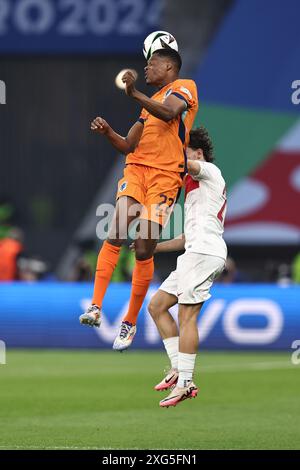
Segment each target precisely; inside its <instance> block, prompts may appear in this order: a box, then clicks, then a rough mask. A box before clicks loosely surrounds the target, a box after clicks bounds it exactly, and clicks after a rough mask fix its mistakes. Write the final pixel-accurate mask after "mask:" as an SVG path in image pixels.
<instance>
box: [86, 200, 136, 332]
mask: <svg viewBox="0 0 300 470" xmlns="http://www.w3.org/2000/svg"><path fill="white" fill-rule="evenodd" d="M133 205H135V206H136V208H137V209H138V207H139V204H138V203H137V201H136V200H135V199H133V198H132V197H128V196H123V197H120V198H119V199H118V201H117V204H116V210H115V213H114V218H113V222H112V225H111V227H110V231H109V236H108V239H107V240H106V241H105V242H104V243H103V245H102V248H101V250H100V252H99V255H98V260H97V268H96V274H95V283H94V295H93V300H92V305H91V306H90V307H88V309H87V311H86V312H85V313H84V314H82V315H81V316H80V317H79V319H80V323H82V324H83V325H88V326H97V327H99V326H100V324H101V309H102V302H103V299H104V296H105V293H106V290H107V287H108V285H109V283H110V280H111V277H112V274H113V272H114V269H115V267H116V265H117V263H118V259H119V255H120V250H121V246H122V244H123V243H125V241H126V240H127V238H128V226H129V224H130V223H131V222H132V221H133V220H135V219H136V218H137V217H138V215H139V214H138V213H135V211H130V209H131V208H132V206H133ZM129 211H130V212H131V215H130V216H129V215H128V212H129Z"/></svg>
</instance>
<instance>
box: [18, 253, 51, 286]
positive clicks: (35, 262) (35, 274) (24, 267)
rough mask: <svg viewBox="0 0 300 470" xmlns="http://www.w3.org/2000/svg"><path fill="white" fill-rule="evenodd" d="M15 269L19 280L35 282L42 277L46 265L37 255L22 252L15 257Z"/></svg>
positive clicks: (45, 271) (45, 270) (46, 268)
mask: <svg viewBox="0 0 300 470" xmlns="http://www.w3.org/2000/svg"><path fill="white" fill-rule="evenodd" d="M17 269H18V280H19V281H23V282H37V281H40V280H42V279H43V277H44V275H45V274H46V273H47V270H48V267H47V264H46V263H45V261H43V260H42V259H40V258H39V257H38V256H29V255H25V254H22V255H20V256H19V257H18V259H17Z"/></svg>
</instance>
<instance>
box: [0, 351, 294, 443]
mask: <svg viewBox="0 0 300 470" xmlns="http://www.w3.org/2000/svg"><path fill="white" fill-rule="evenodd" d="M166 364H167V361H166V358H165V356H164V355H163V353H160V352H159V353H151V352H138V351H129V352H127V353H124V354H119V353H114V352H101V351H92V352H83V351H68V352H65V351H20V350H19V351H10V350H9V351H8V353H7V364H6V365H0V383H1V386H0V400H1V427H0V448H1V449H48V448H49V449H64V448H66V449H77V448H80V449H81V448H85V449H276V448H277V449H297V448H298V449H299V448H300V427H299V416H300V366H293V365H292V364H291V361H290V354H282V353H280V354H273V353H266V354H261V353H260V354H258V353H257V354H253V353H251V354H250V353H244V354H242V353H208V352H202V353H201V354H200V356H199V359H198V364H197V373H196V378H195V382H196V383H197V385H198V386H199V387H200V393H199V395H198V398H196V399H194V400H187V401H185V402H184V403H182V404H180V405H179V406H178V407H176V408H169V409H160V408H159V407H158V402H159V400H160V399H161V398H162V397H163V396H164V395H165V394H162V393H158V392H155V391H153V390H152V387H153V385H154V384H156V383H157V382H158V381H159V380H160V379H161V377H162V370H163V369H164V366H165V365H166Z"/></svg>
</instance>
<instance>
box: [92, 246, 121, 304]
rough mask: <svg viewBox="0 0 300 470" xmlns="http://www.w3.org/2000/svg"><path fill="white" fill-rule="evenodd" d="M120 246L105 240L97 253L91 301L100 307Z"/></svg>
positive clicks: (116, 261)
mask: <svg viewBox="0 0 300 470" xmlns="http://www.w3.org/2000/svg"><path fill="white" fill-rule="evenodd" d="M120 250H121V248H120V247H118V246H114V245H111V244H110V243H108V242H107V241H105V242H104V243H103V245H102V248H101V250H100V252H99V255H98V261H97V268H96V274H95V284H94V295H93V301H92V303H93V304H95V305H98V307H100V308H101V307H102V302H103V298H104V295H105V292H106V289H107V287H108V284H109V283H110V279H111V276H112V274H113V272H114V269H115V267H116V265H117V263H118V259H119V255H120Z"/></svg>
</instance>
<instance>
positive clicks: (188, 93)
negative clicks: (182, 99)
mask: <svg viewBox="0 0 300 470" xmlns="http://www.w3.org/2000/svg"><path fill="white" fill-rule="evenodd" d="M180 91H182V93H184V94H186V95H187V96H188V97H189V99H190V100H191V99H192V98H193V97H192V94H191V92H190V90H188V89H187V88H185V87H184V86H181V87H180Z"/></svg>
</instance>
